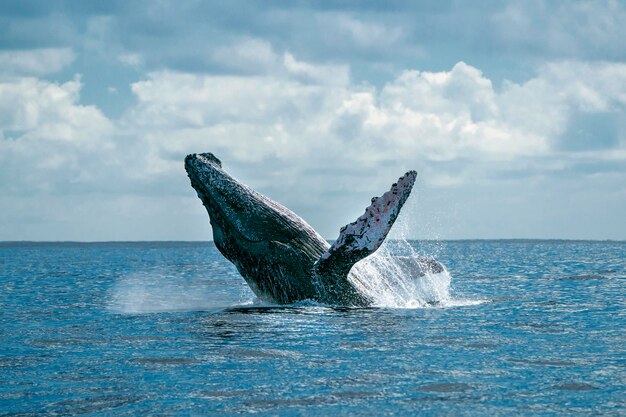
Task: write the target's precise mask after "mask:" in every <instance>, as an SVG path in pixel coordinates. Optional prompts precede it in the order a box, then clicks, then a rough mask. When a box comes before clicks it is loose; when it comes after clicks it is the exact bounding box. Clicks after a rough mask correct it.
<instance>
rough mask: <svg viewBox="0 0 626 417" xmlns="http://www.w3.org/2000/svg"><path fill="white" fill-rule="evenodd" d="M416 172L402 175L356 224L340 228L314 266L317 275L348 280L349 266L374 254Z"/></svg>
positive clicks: (409, 191)
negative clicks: (333, 241)
mask: <svg viewBox="0 0 626 417" xmlns="http://www.w3.org/2000/svg"><path fill="white" fill-rule="evenodd" d="M416 177H417V172H415V171H409V172H407V173H406V174H404V175H403V176H402V177H400V179H398V182H397V183H394V184H393V185H392V186H391V189H390V190H389V191H387V192H386V193H385V194H383V195H382V196H380V197H374V198H372V204H371V205H370V206H369V207H368V208H366V209H365V213H363V215H362V216H361V217H359V218H358V219H356V221H354V222H352V223H350V224H348V225H346V226H344V227H342V228H341V231H340V233H339V237H338V238H337V240H336V241H335V243H334V244H333V245H332V246H331V247H330V248H329V249H328V250H327V251H326V252H324V254H323V255H322V256H321V257H320V259H319V260H318V261H317V262H316V263H315V266H314V268H315V271H316V273H317V274H318V275H320V276H334V277H336V278H344V279H347V277H348V273H349V272H350V269H351V268H352V265H354V264H355V263H357V262H358V261H359V260H361V259H363V258H365V257H366V256H368V255H370V254H372V253H374V252H375V251H376V250H377V249H378V248H379V247H380V245H381V244H382V243H383V241H384V240H385V237H387V234H388V233H389V230H391V226H393V223H394V222H395V221H396V218H397V217H398V214H400V209H401V208H402V206H403V205H404V203H405V201H406V200H407V198H409V194H411V189H412V188H413V184H414V183H415V178H416Z"/></svg>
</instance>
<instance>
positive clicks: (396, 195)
mask: <svg viewBox="0 0 626 417" xmlns="http://www.w3.org/2000/svg"><path fill="white" fill-rule="evenodd" d="M185 169H186V171H187V174H188V175H189V178H190V180H191V185H192V186H193V188H194V189H195V190H196V192H197V194H198V197H199V198H200V199H201V200H202V203H203V204H204V206H205V208H206V210H207V212H208V214H209V218H210V222H211V226H212V229H213V240H214V242H215V246H216V247H217V249H218V250H219V251H220V252H221V253H222V255H224V257H226V259H228V260H229V261H231V262H232V263H233V264H234V265H235V266H236V267H237V270H238V271H239V273H240V274H241V275H242V277H243V278H244V279H245V280H246V282H247V283H248V285H249V286H250V288H251V289H252V291H253V292H254V293H255V294H256V296H257V297H259V298H260V299H262V300H265V301H269V302H275V303H281V304H284V303H293V302H296V301H300V300H307V299H308V300H315V301H318V302H322V303H327V304H333V305H351V306H366V305H370V304H371V303H372V300H371V299H370V298H369V297H368V296H367V295H365V294H363V293H361V292H360V291H359V290H358V289H357V288H356V287H355V286H354V284H353V283H352V281H353V279H351V277H350V274H356V272H351V271H350V270H351V268H352V266H353V265H354V264H355V263H356V262H358V261H359V260H360V259H362V258H364V257H366V256H368V255H370V254H371V253H373V252H374V251H376V250H377V249H378V248H379V247H380V245H381V244H382V242H383V240H384V239H385V237H386V236H387V233H388V232H389V230H390V229H391V226H392V225H393V223H394V221H395V220H396V218H397V216H398V214H399V213H400V209H401V208H402V206H403V204H404V203H405V201H406V199H407V198H408V197H409V194H410V192H411V189H412V187H413V184H414V182H415V178H416V175H417V173H416V172H415V171H409V172H407V173H406V174H405V175H403V176H402V177H400V179H399V180H398V182H397V183H394V184H393V185H392V187H391V189H390V190H389V191H388V192H386V193H385V194H383V195H382V196H381V197H378V198H376V197H375V198H372V204H371V205H370V206H369V207H368V208H367V209H366V210H365V213H364V214H363V215H362V216H361V217H359V218H358V219H357V220H356V221H355V222H353V223H351V224H348V225H347V226H344V227H343V228H342V229H341V231H340V235H339V237H338V239H337V240H336V241H335V242H334V244H333V245H332V246H331V245H330V244H329V243H328V242H326V240H324V239H323V238H322V237H321V236H320V235H319V234H318V233H317V232H316V231H315V230H313V228H312V227H311V226H309V225H308V224H307V223H306V222H305V221H304V220H303V219H302V218H300V217H299V216H298V215H296V214H295V213H293V212H292V211H291V210H289V209H288V208H286V207H284V206H282V205H280V204H279V203H277V202H275V201H272V200H271V199H269V198H267V197H265V196H263V195H261V194H259V193H257V192H256V191H254V190H252V189H251V188H249V187H247V186H246V185H244V184H242V183H240V182H239V181H237V180H235V179H234V178H232V177H231V176H230V175H228V174H227V173H226V172H225V171H224V170H223V169H222V164H221V162H220V160H219V159H217V158H216V157H215V156H214V155H213V154H211V153H203V154H192V155H188V156H187V158H185ZM435 262H436V261H435ZM352 278H354V277H352Z"/></svg>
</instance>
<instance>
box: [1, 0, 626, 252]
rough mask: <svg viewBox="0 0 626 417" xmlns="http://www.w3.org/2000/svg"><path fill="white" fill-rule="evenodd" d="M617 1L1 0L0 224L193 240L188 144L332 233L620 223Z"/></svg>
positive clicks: (6, 234) (41, 235) (71, 233)
mask: <svg viewBox="0 0 626 417" xmlns="http://www.w3.org/2000/svg"><path fill="white" fill-rule="evenodd" d="M623 22H626V6H625V3H623V2H617V1H614V2H612V1H607V2H602V1H592V2H570V1H566V2H559V1H549V2H548V1H546V2H542V1H519V2H501V1H493V2H492V1H483V2H469V1H468V2H459V1H451V2H446V1H425V2H394V1H388V2H380V1H371V2H368V1H362V2H357V1H341V2H339V1H337V2H332V1H324V2H321V1H318V2H313V1H311V2H307V1H284V2H273V3H271V2H254V1H228V2H221V1H220V2H217V1H215V2H207V1H150V2H148V1H145V2H142V1H133V2H129V1H107V2H100V1H54V2H51V1H2V2H0V210H1V211H2V216H1V217H0V240H203V239H207V238H209V237H210V228H209V225H208V218H207V216H206V213H205V212H204V209H203V208H202V206H201V204H200V201H199V200H198V199H197V197H196V196H195V193H194V191H193V190H192V189H191V187H190V185H189V182H188V180H187V178H186V174H185V171H184V168H183V159H184V156H185V155H186V154H187V153H191V152H206V151H211V152H214V153H215V154H216V155H217V156H218V157H219V158H221V159H222V161H223V165H224V167H225V168H226V169H227V170H228V171H229V172H231V173H232V174H233V175H234V176H235V177H237V178H239V179H240V180H242V181H243V182H245V183H247V184H249V185H250V186H252V187H253V188H255V189H257V190H259V191H260V192H262V193H264V194H266V195H268V196H270V197H271V198H273V199H275V200H277V201H279V202H281V203H283V204H284V205H286V206H288V207H290V208H291V209H293V210H294V211H295V212H296V213H298V214H300V215H301V216H302V217H303V218H304V219H305V220H307V221H308V222H309V223H311V225H312V226H313V227H314V228H315V229H316V230H318V231H319V232H320V233H321V234H322V235H323V236H325V237H327V238H329V239H332V238H334V237H336V236H337V234H338V229H339V227H340V226H342V225H344V224H346V223H348V222H350V221H352V220H354V219H355V218H356V217H357V216H359V215H360V214H361V213H362V212H363V209H364V208H365V206H367V204H368V203H369V200H370V198H371V197H372V196H374V195H380V194H382V193H383V192H384V191H386V190H387V189H388V188H389V186H390V184H391V183H392V182H394V181H395V180H396V179H397V178H398V177H399V176H400V175H401V174H403V173H404V172H405V171H407V170H409V169H416V170H417V171H418V174H419V175H418V181H417V183H416V186H415V189H414V193H413V194H414V195H413V196H412V197H411V199H410V201H409V203H407V207H405V210H404V212H403V215H402V216H403V220H402V225H403V229H404V233H405V234H406V235H407V236H409V237H416V238H442V239H457V238H568V239H626V215H625V214H624V213H626V42H624V41H623V40H624V39H626V26H625V25H624V24H623Z"/></svg>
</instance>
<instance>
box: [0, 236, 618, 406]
mask: <svg viewBox="0 0 626 417" xmlns="http://www.w3.org/2000/svg"><path fill="white" fill-rule="evenodd" d="M411 244H412V246H413V247H414V248H415V249H416V250H417V251H418V252H420V253H425V254H435V255H436V256H437V258H438V259H439V260H440V261H442V262H443V263H444V264H445V265H446V267H447V269H448V271H449V274H450V277H451V287H450V294H451V297H452V298H451V299H450V300H447V302H441V303H431V304H427V305H426V307H420V308H392V307H390V306H387V307H379V308H359V309H351V308H333V307H329V306H320V305H316V304H314V303H302V304H299V305H295V306H282V307H281V306H270V305H264V304H259V303H258V302H257V301H255V300H254V297H253V295H252V294H251V293H250V291H249V289H248V288H247V286H246V285H245V283H244V282H243V280H242V279H241V277H239V275H238V274H237V272H236V270H235V269H234V267H233V266H232V265H230V264H229V263H228V262H227V261H225V260H224V259H223V258H222V257H221V255H220V254H219V253H218V252H217V250H216V249H215V247H214V246H213V245H212V244H211V243H176V242H171V243H94V244H73V243H63V244H59V243H49V244H47V243H46V244H32V243H23V244H17V243H5V244H0V309H1V311H2V315H1V317H0V340H1V341H2V343H1V344H0V415H11V414H23V415H29V414H31V415H34V414H41V413H48V414H52V413H59V414H79V413H92V414H97V415H111V416H117V415H137V414H146V413H150V414H160V415H175V414H180V415H207V414H214V415H220V414H223V415H233V414H239V413H247V412H255V413H258V414H259V415H319V416H327V415H387V414H390V415H391V414H393V415H415V414H420V415H442V414H443V415H446V414H448V415H592V414H603V415H624V414H626V348H625V347H626V331H625V329H626V289H625V285H626V243H624V242H584V241H581V242H572V241H569V242H568V241H453V242H412V243H411Z"/></svg>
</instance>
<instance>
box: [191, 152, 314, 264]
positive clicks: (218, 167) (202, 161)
mask: <svg viewBox="0 0 626 417" xmlns="http://www.w3.org/2000/svg"><path fill="white" fill-rule="evenodd" d="M185 169H186V170H187V174H188V175H189V178H190V180H191V185H192V186H193V188H194V189H195V190H196V192H197V194H198V197H200V199H201V200H202V202H203V204H204V206H205V207H206V209H207V211H208V213H209V217H210V219H211V226H212V228H213V238H214V241H215V243H216V245H218V248H220V247H219V246H220V245H222V246H224V245H223V244H224V243H226V239H227V238H228V239H231V240H232V239H235V240H239V241H241V240H245V241H246V242H249V243H261V242H266V243H268V242H282V243H287V242H290V241H292V240H293V239H294V238H298V237H302V236H303V235H305V236H306V235H309V234H310V235H315V237H319V235H317V233H316V232H315V231H314V230H313V229H312V228H311V227H310V226H309V225H308V224H307V223H306V222H305V221H304V220H302V219H301V218H300V217H299V216H298V215H296V214H295V213H293V212H292V211H291V210H289V209H287V208H286V207H284V206H282V205H280V204H278V203H277V202H275V201H273V200H271V199H269V198H267V197H265V196H263V195H261V194H259V193H257V192H256V191H254V190H253V189H251V188H250V187H248V186H246V185H244V184H242V183H240V182H239V181H237V180H236V179H234V178H233V177H231V176H230V175H229V174H227V173H226V172H225V171H224V170H223V169H222V163H221V162H220V160H219V159H217V157H215V155H213V154H212V153H201V154H191V155H188V156H187V157H186V158H185ZM320 239H321V238H320ZM222 249H223V250H222ZM220 250H222V252H224V251H228V248H227V247H223V248H220ZM225 255H226V256H228V254H226V253H225Z"/></svg>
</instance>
